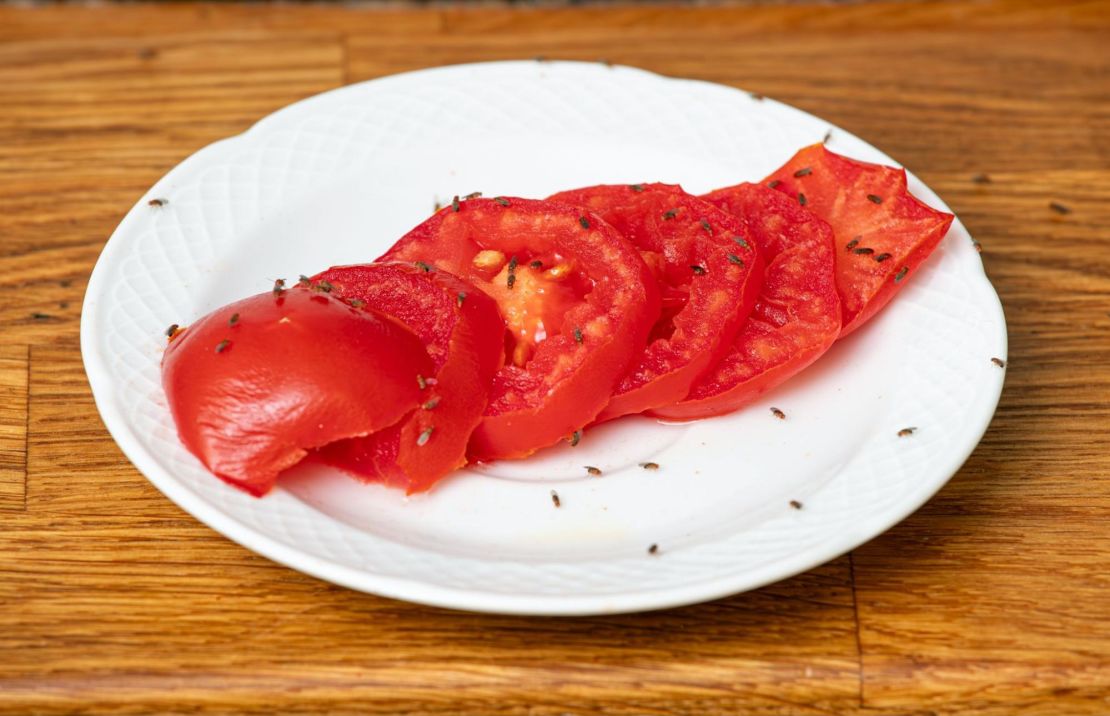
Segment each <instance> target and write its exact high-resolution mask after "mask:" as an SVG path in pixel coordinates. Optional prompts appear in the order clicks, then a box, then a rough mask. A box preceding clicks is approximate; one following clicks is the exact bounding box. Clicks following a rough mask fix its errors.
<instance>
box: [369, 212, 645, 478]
mask: <svg viewBox="0 0 1110 716" xmlns="http://www.w3.org/2000/svg"><path fill="white" fill-rule="evenodd" d="M382 259H383V260H403V261H410V262H414V261H420V262H423V263H425V264H427V265H429V266H432V267H435V268H438V269H442V270H445V271H448V272H450V273H453V274H455V275H458V276H461V277H462V278H465V279H466V280H467V281H469V282H470V283H472V284H473V285H474V286H476V287H477V288H478V289H480V290H481V291H483V292H484V293H486V294H487V295H488V296H490V297H491V298H493V299H494V300H495V301H496V302H497V304H498V307H499V309H500V311H501V315H502V317H503V318H504V320H505V326H506V332H505V338H504V346H505V355H506V364H505V366H504V367H503V368H502V369H501V370H499V371H498V372H497V375H496V376H495V377H494V379H493V385H492V388H491V391H490V401H489V405H488V407H487V408H486V412H485V415H484V416H483V418H482V422H481V423H480V424H479V425H478V428H477V429H476V430H475V432H474V435H473V437H472V439H471V443H470V455H471V457H472V458H474V459H479V460H491V459H496V458H512V457H524V456H526V455H529V454H531V453H532V452H534V451H535V450H537V449H539V448H541V447H544V446H547V445H551V444H554V443H556V442H558V441H559V440H560V439H564V438H568V439H570V438H571V437H572V436H573V435H574V434H575V433H576V432H577V431H578V430H580V429H581V428H582V427H583V426H585V425H586V424H587V423H589V422H590V421H592V420H593V419H594V418H595V417H596V416H597V414H598V413H599V412H601V410H602V408H604V407H605V404H606V403H607V402H608V400H609V394H610V393H611V392H612V390H613V387H614V386H615V385H616V383H617V381H618V380H619V379H620V377H621V376H622V375H623V374H624V372H625V370H626V369H627V367H628V365H629V364H630V363H631V361H632V359H633V358H634V357H635V356H636V355H637V354H638V353H639V352H640V351H642V350H643V347H644V345H645V342H646V341H647V335H648V331H649V330H650V329H651V326H652V325H653V324H654V323H655V320H656V319H657V318H658V316H659V294H658V289H657V288H656V286H655V280H654V279H653V277H652V275H651V272H650V271H649V270H648V267H647V265H646V264H645V263H644V261H643V259H642V258H641V257H640V254H639V252H638V251H636V249H635V247H633V246H632V245H631V244H630V243H629V242H628V241H627V240H625V238H624V237H623V236H621V235H620V233H619V232H617V231H616V230H615V229H613V228H612V227H611V226H609V225H608V224H606V223H605V222H604V221H602V220H601V219H600V218H598V217H597V216H596V215H595V214H592V213H590V212H586V211H582V210H580V209H577V208H574V207H570V206H566V205H563V204H556V203H553V202H546V201H537V200H529V199H517V198H506V197H497V198H494V199H480V198H475V199H469V200H463V201H456V202H454V203H453V205H451V206H448V207H445V208H444V209H442V210H440V211H439V212H437V213H436V214H434V215H433V216H432V217H431V218H429V219H428V220H427V221H425V222H424V223H423V224H421V225H419V226H417V227H416V228H415V229H413V230H412V231H410V232H409V233H408V234H407V235H405V236H404V237H402V238H401V239H400V240H399V241H398V242H397V244H395V245H394V247H393V248H392V249H390V250H389V251H388V252H387V253H386V254H385V255H384V256H383V257H382Z"/></svg>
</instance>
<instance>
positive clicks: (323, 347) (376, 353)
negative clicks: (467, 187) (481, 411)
mask: <svg viewBox="0 0 1110 716" xmlns="http://www.w3.org/2000/svg"><path fill="white" fill-rule="evenodd" d="M431 370H432V362H431V359H429V358H428V354H427V353H426V352H425V351H424V345H423V343H422V342H421V341H420V340H419V339H418V338H417V337H416V336H414V335H413V334H412V333H410V332H409V331H408V330H406V329H405V328H404V327H402V326H401V325H399V324H397V323H395V322H394V321H392V320H390V319H388V318H385V317H383V316H380V315H378V314H376V313H374V312H372V311H366V310H356V309H355V308H353V307H351V306H349V305H347V304H345V303H343V302H341V301H339V300H338V299H337V298H334V297H332V296H330V295H328V294H327V293H324V292H322V291H316V292H311V291H301V290H288V291H286V290H281V289H279V288H275V290H274V291H273V292H272V293H264V294H260V295H257V296H251V297H250V298H246V299H243V300H242V301H237V302H235V303H232V304H230V305H228V306H224V307H223V308H220V309H218V310H216V311H213V312H212V313H209V314H208V315H207V316H205V317H204V318H201V319H200V320H198V321H197V322H196V323H194V324H193V325H191V326H189V327H188V328H187V329H185V330H184V331H182V332H180V333H177V334H175V335H173V336H172V337H171V341H170V345H169V346H168V347H167V349H166V352H165V355H164V356H163V358H162V385H163V387H164V389H165V392H166V397H167V399H168V401H169V407H170V412H171V413H172V414H173V419H174V422H175V423H176V425H177V432H178V435H179V436H180V438H181V442H183V443H184V444H185V447H186V448H188V449H189V451H190V452H192V453H193V454H194V455H196V456H197V457H198V458H200V461H201V462H203V463H204V465H205V466H206V467H207V468H208V469H209V470H211V471H212V472H213V473H215V474H216V475H217V476H219V477H221V478H223V479H224V480H226V481H227V482H229V483H231V484H233V485H235V486H237V487H240V488H242V489H243V490H245V491H247V492H249V493H251V494H252V495H256V496H260V495H263V494H265V493H266V492H268V491H269V490H270V488H272V487H273V485H274V482H275V480H276V479H277V476H278V473H280V472H281V471H282V470H284V469H286V468H288V467H291V466H293V465H294V464H296V463H297V462H299V461H300V460H301V459H302V458H303V457H304V456H305V455H306V454H307V452H308V451H309V450H312V449H313V448H318V447H320V446H322V445H326V444H328V443H330V442H333V441H335V440H340V439H343V438H350V437H355V436H358V435H367V434H369V433H372V432H374V431H375V430H380V429H381V428H384V427H386V426H388V425H392V424H393V423H395V422H397V421H398V420H399V419H400V418H401V417H402V416H403V415H405V414H406V413H408V412H409V411H410V410H412V409H413V408H415V407H416V406H417V405H418V404H419V403H420V400H421V398H422V392H421V390H420V388H419V386H418V384H417V379H416V376H417V375H430V374H431Z"/></svg>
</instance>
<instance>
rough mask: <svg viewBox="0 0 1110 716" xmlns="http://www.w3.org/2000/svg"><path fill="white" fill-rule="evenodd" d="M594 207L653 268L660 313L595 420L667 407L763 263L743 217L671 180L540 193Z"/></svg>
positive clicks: (717, 346)
mask: <svg viewBox="0 0 1110 716" xmlns="http://www.w3.org/2000/svg"><path fill="white" fill-rule="evenodd" d="M549 200H551V201H558V202H562V203H565V204H571V205H574V206H581V207H585V208H587V209H590V210H592V211H594V212H596V213H597V214H598V215H599V216H601V218H603V219H605V221H607V222H608V223H610V224H612V225H613V226H614V227H615V228H616V229H617V230H618V231H620V232H621V233H622V234H624V236H625V237H626V238H627V239H628V240H629V241H631V242H632V244H633V245H634V246H636V248H637V249H639V250H640V251H641V252H642V253H643V254H645V256H647V257H648V258H649V259H650V260H649V265H654V266H655V267H656V271H655V274H656V279H657V280H658V281H659V284H660V289H661V291H662V294H663V304H664V315H663V316H662V317H661V319H660V321H659V322H657V324H656V326H655V329H654V330H653V332H652V339H651V340H650V342H649V343H648V345H647V347H646V349H645V350H644V351H643V353H641V354H640V355H639V356H638V357H637V359H636V361H634V362H633V364H632V365H631V366H630V368H629V370H628V372H627V373H626V374H625V375H624V376H623V377H622V379H621V381H620V382H619V383H618V384H617V387H616V388H615V389H614V391H613V395H612V397H611V398H610V400H609V404H608V405H607V406H606V407H605V410H603V411H602V412H601V414H600V415H599V416H598V418H597V419H598V421H599V422H600V421H603V420H611V419H613V418H617V417H620V416H622V415H629V414H633V413H641V412H644V411H645V410H649V409H652V408H660V407H664V406H667V405H671V404H673V403H677V402H678V401H680V400H682V399H683V398H685V397H686V394H687V393H688V392H689V391H690V387H691V386H692V385H693V383H694V381H695V380H697V379H698V378H699V377H700V376H701V375H703V374H704V373H705V372H706V371H707V370H709V369H710V368H711V367H712V366H714V365H715V364H716V363H717V362H718V361H719V360H720V358H721V357H722V356H723V355H724V353H725V351H727V350H728V347H729V344H730V343H731V342H732V339H733V337H734V336H735V335H736V332H737V330H739V328H740V326H741V324H742V323H743V322H744V321H745V320H746V319H747V317H748V314H749V313H751V310H752V307H753V306H754V304H755V299H756V296H757V295H758V293H759V287H760V284H761V283H762V276H763V260H762V258H761V257H760V254H759V251H758V250H757V249H756V246H755V244H754V243H753V242H751V241H748V240H747V229H746V227H745V225H744V222H743V221H742V220H741V219H738V218H736V217H734V216H731V215H730V214H728V213H726V212H724V211H722V210H720V209H718V208H717V207H715V206H713V205H711V204H709V203H707V202H705V201H702V200H701V199H698V198H697V197H695V196H691V195H690V194H687V193H686V192H685V191H683V190H682V188H681V187H679V186H676V185H672V184H637V185H635V186H629V185H624V184H621V185H601V186H592V187H585V188H582V189H574V190H571V191H564V192H560V193H558V194H555V195H553V196H551V197H549Z"/></svg>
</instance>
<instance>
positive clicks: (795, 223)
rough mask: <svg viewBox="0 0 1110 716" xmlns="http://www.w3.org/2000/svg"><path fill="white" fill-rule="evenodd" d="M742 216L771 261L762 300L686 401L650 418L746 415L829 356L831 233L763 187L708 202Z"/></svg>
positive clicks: (836, 328) (834, 313)
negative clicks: (745, 409) (765, 397)
mask: <svg viewBox="0 0 1110 716" xmlns="http://www.w3.org/2000/svg"><path fill="white" fill-rule="evenodd" d="M704 198H705V199H706V200H707V201H709V202H711V203H713V204H715V205H716V206H719V207H721V208H722V209H725V210H727V211H729V212H730V213H732V214H734V215H736V216H741V217H744V218H745V220H746V222H747V225H748V236H750V237H751V239H752V240H753V241H755V242H756V243H758V244H759V248H760V251H761V252H762V254H763V256H764V259H765V261H766V270H765V275H764V280H763V284H762V288H761V291H760V295H759V297H758V299H757V301H756V305H755V309H754V310H753V311H752V314H751V316H750V317H749V318H748V321H747V322H746V323H745V324H744V325H743V326H742V327H741V329H740V332H739V333H738V334H737V336H736V338H735V339H734V340H733V342H732V343H731V345H730V347H729V350H728V352H727V353H726V354H725V356H724V357H723V358H722V359H721V361H720V362H719V363H717V364H716V365H715V366H714V367H713V368H712V369H711V370H710V371H709V372H708V373H707V374H706V375H705V376H703V377H702V378H701V379H700V380H698V381H697V382H696V383H695V384H694V386H693V388H691V390H690V393H689V395H687V396H686V398H685V400H683V401H681V402H679V403H678V404H676V405H672V406H668V407H664V408H659V409H656V410H652V411H651V412H650V414H651V415H655V416H657V417H661V418H669V419H672V420H693V419H696V418H705V417H710V416H714V415H723V414H725V413H729V412H732V411H734V410H736V409H738V408H741V407H743V406H745V405H747V404H748V403H750V402H752V401H753V400H754V399H756V398H758V397H759V396H760V395H762V394H763V393H765V392H767V391H768V390H770V389H771V388H774V387H775V386H777V385H779V384H781V383H783V382H784V381H786V380H787V379H788V378H790V377H791V376H793V375H795V374H797V373H798V372H799V371H801V370H802V369H803V368H805V367H806V366H808V365H810V364H811V363H813V361H815V360H816V359H817V358H818V357H819V356H820V355H821V354H822V353H824V352H825V351H826V350H828V348H829V346H831V345H832V344H833V342H834V341H835V340H836V338H837V336H838V335H839V332H840V317H841V313H840V299H839V298H838V296H837V292H836V283H835V270H834V264H835V259H834V254H835V247H834V245H833V233H832V230H831V229H830V228H829V226H828V224H826V223H825V222H824V221H821V220H820V219H818V218H817V217H816V216H814V215H813V214H812V213H811V212H809V211H806V210H805V209H803V208H801V207H800V206H799V205H798V204H797V203H796V202H795V201H794V200H792V199H790V198H789V197H787V196H786V195H784V194H781V193H779V192H776V191H774V190H772V189H769V188H767V187H764V186H760V185H758V184H740V185H738V186H734V187H729V188H727V189H720V190H718V191H714V192H711V193H710V194H707V195H705V197H704Z"/></svg>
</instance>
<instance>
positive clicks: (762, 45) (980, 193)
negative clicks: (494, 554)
mask: <svg viewBox="0 0 1110 716" xmlns="http://www.w3.org/2000/svg"><path fill="white" fill-rule="evenodd" d="M1108 30H1110V6H1108V5H1107V3H1105V2H1064V1H1061V2H1052V3H1044V2H1013V3H1004V2H993V1H990V0H985V1H983V2H976V3H964V4H960V3H949V2H940V3H918V2H902V3H850V4H842V5H834V6H828V5H824V4H821V5H818V4H809V3H805V2H802V3H791V4H787V5H778V6H762V7H734V8H724V7H719V8H701V9H695V8H688V9H672V8H666V7H661V6H644V7H634V6H620V7H616V8H613V9H602V8H596V7H587V8H580V9H572V10H554V9H504V8H482V9H442V8H441V9H430V10H423V11H402V10H373V9H369V8H350V9H348V8H343V7H338V6H329V7H308V6H284V7H266V6H257V5H255V6H245V7H240V6H224V5H187V4H174V5H168V6H128V7H119V6H103V7H41V8H19V7H0V332H2V333H0V336H2V340H0V398H2V400H0V710H2V711H7V712H11V713H28V712H31V711H43V712H51V713H54V712H59V713H60V712H73V711H77V710H82V711H85V710H87V711H96V712H103V711H110V712H112V713H150V712H162V713H171V712H172V713H184V712H190V713H193V712H208V713H217V712H221V713H222V712H235V713H241V712H260V713H271V712H274V713H277V712H308V711H314V710H327V711H329V712H330V713H341V712H356V711H358V712H362V711H369V712H375V713H383V714H385V713H390V714H398V713H404V714H432V713H443V714H461V713H475V714H524V713H528V714H561V713H600V712H603V711H604V712H605V713H609V714H645V713H646V714H679V713H691V714H710V713H744V714H815V713H829V714H886V715H890V716H894V715H896V714H902V715H910V714H921V715H924V714H998V715H1000V716H1002V715H1006V716H1009V715H1010V714H1023V715H1026V716H1028V715H1031V714H1045V715H1049V714H1051V715H1053V716H1056V715H1057V714H1107V713H1110V450H1108V449H1107V448H1106V445H1105V435H1106V429H1107V427H1110V106H1108V89H1110V85H1108V81H1110V80H1108V77H1110V74H1108V73H1110V50H1108V44H1107V37H1108ZM536 55H546V56H548V57H552V58H576V59H587V60H594V59H607V60H610V61H613V62H620V63H627V64H632V65H639V66H641V67H645V68H647V69H650V70H655V71H657V72H662V73H665V74H671V75H680V76H685V77H696V78H700V79H706V80H712V81H716V82H724V83H727V84H735V85H737V86H741V87H744V88H745V89H748V90H752V91H755V92H759V93H763V94H766V95H769V96H773V97H776V98H779V99H781V100H784V101H786V102H789V103H791V104H794V105H796V106H798V107H801V108H803V109H806V110H809V111H811V112H814V113H816V114H818V115H820V116H822V117H825V118H827V119H829V120H831V121H833V122H835V123H837V124H840V125H842V126H844V127H846V128H847V129H849V130H851V131H853V132H855V133H857V134H859V135H860V136H862V137H865V138H866V139H868V140H870V141H872V142H874V143H875V144H876V145H878V146H879V147H882V148H883V149H885V150H887V151H888V152H890V153H891V154H892V155H893V156H895V157H896V158H898V159H899V160H900V161H903V162H904V163H905V164H906V165H907V166H909V167H911V168H912V169H913V170H914V171H915V172H917V173H918V174H919V175H920V176H921V178H922V179H924V180H925V181H926V182H927V183H929V184H930V185H931V186H933V187H934V188H935V189H936V190H937V191H938V192H939V193H940V194H941V195H942V196H944V197H945V199H946V200H947V201H948V202H949V203H950V204H951V206H952V207H953V208H954V209H955V211H956V212H957V213H958V214H959V215H960V216H961V218H962V219H963V221H964V223H965V224H966V225H967V227H968V229H970V231H971V233H972V234H973V235H974V236H976V237H977V238H978V239H979V240H980V241H981V242H982V244H983V247H984V260H985V261H986V265H987V269H988V272H989V274H990V276H991V277H992V279H993V281H994V283H995V286H996V287H997V288H998V291H999V293H1000V294H1001V296H1002V301H1003V304H1004V305H1005V308H1006V313H1007V316H1008V320H1009V326H1010V339H1011V349H1010V354H1009V367H1008V369H1007V370H1008V376H1007V384H1006V390H1005V392H1004V394H1003V397H1002V403H1001V405H1000V407H999V410H998V414H997V416H996V417H995V420H994V423H993V425H992V427H991V429H990V431H989V432H988V433H987V435H986V437H985V438H984V440H983V442H982V444H981V445H980V446H979V448H978V450H977V451H976V452H975V454H974V455H973V456H972V457H971V459H970V460H969V461H968V463H967V464H966V465H965V466H964V468H963V469H962V470H961V471H960V473H959V474H958V475H957V476H956V477H955V478H954V479H953V480H952V482H951V483H950V484H949V485H948V487H946V488H945V489H944V490H943V491H942V492H941V494H940V495H939V496H937V497H936V498H935V499H934V500H932V502H930V503H929V504H928V505H927V506H926V507H924V508H923V509H921V510H920V511H919V512H918V513H917V514H916V515H914V516H913V517H911V518H910V519H908V520H906V521H905V522H904V523H903V524H901V525H899V526H898V527H896V528H894V529H893V530H891V531H890V532H889V533H887V534H885V535H883V536H882V537H880V538H878V539H876V540H874V541H872V542H871V543H869V544H867V545H865V546H863V547H861V548H860V549H858V550H856V551H855V552H853V553H852V554H850V555H847V556H844V557H842V558H840V559H837V560H835V561H833V562H831V563H830V564H827V565H825V566H823V567H820V568H818V569H815V570H813V571H811V572H809V573H807V574H803V575H801V576H798V577H795V578H793V579H789V580H787V581H785V582H782V583H780V584H776V585H773V586H770V587H767V588H764V589H761V590H758V591H756V592H753V593H749V594H743V595H739V596H736V597H732V598H729V599H723V600H720V601H717V602H713V603H710V604H703V605H699V606H693V607H688V608H684V609H676V610H672V611H667V612H662V613H653V614H639V615H629V616H610V617H595V618H585V619H529V618H518V617H496V616H479V615H473V614H462V613H455V612H451V611H446V610H438V609H430V608H425V607H419V606H414V605H410V604H403V603H399V602H394V601H390V600H386V599H379V598H376V597H372V596H368V595H364V594H359V593H355V592H351V591H348V590H345V589H341V588H338V587H334V586H331V585H329V584H325V583H323V582H320V581H317V580H315V579H311V578H309V577H305V576H302V575H300V574H298V573H296V572H294V571H292V570H289V569H286V568H284V567H280V566H277V565H275V564H273V563H271V562H269V561H267V560H265V559H263V558H261V557H258V556H255V555H254V554H252V553H250V552H248V551H246V550H244V549H242V548H240V547H238V546H237V545H235V544H233V543H231V542H229V541H228V540H226V539H224V538H223V537H221V536H219V535H218V534H215V533H214V532H212V531H210V530H208V529H207V528H206V527H204V526H202V525H200V524H199V523H198V522H196V521H195V520H194V519H192V518H191V517H189V516H188V515H186V514H184V513H182V512H181V511H180V510H179V509H177V508H176V507H175V506H174V505H172V504H171V503H170V502H169V501H168V500H166V499H165V498H163V497H162V496H161V495H160V494H159V493H158V492H157V491H156V490H155V489H154V488H153V487H151V486H150V485H149V484H148V483H147V482H146V480H144V479H143V477H142V476H141V475H140V474H139V473H138V472H137V471H136V470H135V469H134V468H133V467H132V466H131V465H130V464H129V463H128V462H127V460H125V459H124V457H123V456H122V455H121V454H120V452H119V450H118V449H117V448H116V446H115V444H114V443H113V442H112V440H111V438H110V437H109V436H108V433H107V432H106V431H105V429H104V427H103V425H102V424H101V422H100V419H99V418H98V416H97V414H96V411H95V410H94V408H93V404H92V401H91V399H90V395H89V389H88V386H87V384H86V382H85V377H84V372H83V371H82V368H81V356H80V353H79V351H78V344H77V335H78V318H79V314H80V306H81V298H82V295H83V292H84V288H85V282H86V279H87V278H88V275H89V271H90V269H91V268H92V265H93V262H94V261H95V260H96V257H97V254H98V253H99V252H100V249H101V247H102V246H103V244H104V241H105V239H106V238H107V237H108V235H109V234H110V233H111V231H112V229H113V228H114V227H115V225H116V223H117V222H118V221H119V220H120V218H121V217H122V216H123V214H124V213H125V212H126V211H127V209H128V208H129V207H130V206H131V204H132V203H133V202H134V201H136V200H137V199H138V197H139V196H140V195H141V194H142V192H143V191H144V190H145V189H146V188H147V187H148V186H150V185H151V184H152V183H153V182H154V181H155V180H156V179H157V178H158V177H159V176H161V175H162V174H163V173H164V172H165V171H166V170H168V169H169V168H170V167H172V166H173V165H174V164H176V163H177V162H178V161H180V160H181V159H183V158H185V157H186V156H187V155H189V154H190V153H192V152H193V151H195V150H197V149H199V148H200V147H202V146H204V145H205V144H207V143H209V142H211V141H213V140H216V139H219V138H221V137H224V136H227V135H230V134H233V133H236V132H240V131H242V130H244V129H246V128H247V127H248V126H250V124H251V123H252V122H254V121H255V120H256V119H258V118H260V117H262V116H263V115H265V114H267V113H269V112H271V111H272V110H275V109H277V108H279V107H281V106H283V105H285V104H287V103H289V102H291V101H294V100H297V99H300V98H302V97H306V96H308V95H311V94H314V93H316V92H320V91H322V90H326V89H330V88H332V87H337V86H339V85H342V84H344V83H347V82H354V81H358V80H363V79H368V78H371V77H378V76H381V75H385V74H390V73H394V72H398V71H402V70H408V69H414V68H419V67H425V66H430V65H438V64H443V63H454V62H466V61H471V60H480V59H500V58H519V57H532V56H536ZM984 176H985V177H986V179H984V178H983V177H984ZM1050 202H1059V203H1060V204H1061V205H1063V207H1066V213H1064V211H1056V210H1053V209H1052V208H1051V207H1050Z"/></svg>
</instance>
